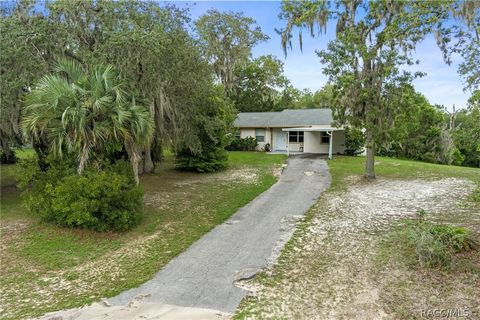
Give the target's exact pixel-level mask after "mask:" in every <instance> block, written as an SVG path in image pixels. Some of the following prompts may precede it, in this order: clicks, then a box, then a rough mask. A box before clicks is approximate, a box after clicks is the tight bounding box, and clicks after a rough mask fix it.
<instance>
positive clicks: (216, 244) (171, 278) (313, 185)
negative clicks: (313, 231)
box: [109, 155, 330, 312]
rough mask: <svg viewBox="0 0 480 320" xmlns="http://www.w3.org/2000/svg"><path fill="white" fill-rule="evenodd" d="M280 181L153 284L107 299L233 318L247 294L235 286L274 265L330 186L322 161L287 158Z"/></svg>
mask: <svg viewBox="0 0 480 320" xmlns="http://www.w3.org/2000/svg"><path fill="white" fill-rule="evenodd" d="M287 164H288V165H287V167H286V168H285V170H284V171H283V173H282V175H281V176H280V179H279V181H278V182H277V183H276V184H275V185H273V186H272V187H271V188H270V189H268V190H267V191H265V192H264V193H263V194H261V195H260V196H258V197H257V198H256V199H254V200H253V201H252V202H250V203H249V204H248V205H246V206H245V207H243V208H241V209H240V210H238V211H237V212H236V213H235V214H234V215H233V216H232V217H231V218H230V219H228V220H227V221H226V222H225V223H223V224H221V225H219V226H217V227H215V228H214V229H213V230H212V231H211V232H209V233H208V234H206V235H205V236H204V237H202V238H201V239H200V240H198V241H197V242H196V243H195V244H193V245H192V246H191V247H190V248H189V249H188V250H187V251H185V252H183V253H182V254H180V255H179V256H177V257H176V258H174V259H173V260H172V261H170V263H168V264H167V265H166V266H165V267H164V268H163V269H162V270H161V271H159V272H158V273H157V274H156V275H155V276H154V278H153V279H151V280H150V281H148V282H146V283H144V284H143V285H141V286H140V287H138V288H134V289H131V290H128V291H125V292H123V293H122V294H120V295H118V296H116V297H114V298H111V299H109V302H110V303H111V304H113V305H125V304H127V303H129V302H130V301H132V300H134V299H135V298H138V297H143V298H142V302H145V303H164V304H170V305H177V306H183V307H194V308H207V309H214V310H219V311H223V312H233V311H234V310H235V309H236V308H237V306H238V304H239V303H240V301H241V300H242V298H244V297H245V296H246V294H247V291H245V290H243V289H241V288H239V287H237V286H236V285H235V282H236V281H238V280H241V279H246V278H249V277H252V276H253V275H254V274H255V273H257V272H258V271H259V270H261V269H262V268H265V267H266V266H268V265H269V264H270V263H273V262H274V261H275V260H276V259H277V257H278V255H279V254H280V251H281V249H282V248H283V246H284V244H285V243H286V242H287V241H288V239H289V238H290V236H291V234H292V233H293V231H294V227H295V221H296V220H298V219H299V218H301V217H302V216H303V215H304V214H305V212H306V211H307V210H308V209H309V208H310V207H311V206H312V205H313V204H314V203H315V201H316V200H317V198H318V197H319V196H320V194H321V192H322V191H324V190H325V189H326V188H327V187H328V186H329V184H330V174H329V172H328V167H327V163H326V161H325V160H322V159H320V158H319V157H316V156H312V155H299V156H292V157H290V158H289V159H288V162H287Z"/></svg>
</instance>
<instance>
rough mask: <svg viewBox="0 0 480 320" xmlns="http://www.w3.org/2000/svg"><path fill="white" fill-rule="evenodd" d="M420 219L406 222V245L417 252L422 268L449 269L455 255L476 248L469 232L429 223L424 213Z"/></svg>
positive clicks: (460, 228)
mask: <svg viewBox="0 0 480 320" xmlns="http://www.w3.org/2000/svg"><path fill="white" fill-rule="evenodd" d="M419 215H420V218H419V219H415V220H407V221H405V230H404V231H406V232H405V233H404V234H407V235H408V238H407V239H406V240H407V241H406V242H407V243H406V245H407V246H408V247H410V248H412V249H414V250H415V253H416V256H417V259H418V262H419V263H420V265H422V266H427V267H440V268H449V267H450V264H451V261H452V255H453V254H454V253H458V252H462V251H469V250H472V249H474V248H475V247H476V242H475V241H474V239H473V237H472V235H471V233H470V231H469V230H467V229H465V228H462V227H455V226H451V225H441V224H434V223H432V222H428V221H426V220H425V219H424V215H425V212H424V211H422V212H421V213H420V214H419Z"/></svg>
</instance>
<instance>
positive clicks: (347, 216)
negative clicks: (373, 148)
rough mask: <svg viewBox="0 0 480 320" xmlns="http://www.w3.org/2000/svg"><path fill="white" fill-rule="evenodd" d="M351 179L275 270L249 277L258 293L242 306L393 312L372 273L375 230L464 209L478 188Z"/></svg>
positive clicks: (273, 315) (299, 312)
mask: <svg viewBox="0 0 480 320" xmlns="http://www.w3.org/2000/svg"><path fill="white" fill-rule="evenodd" d="M351 182H352V184H353V185H352V186H351V187H349V188H348V189H347V190H346V191H339V192H329V193H327V194H325V196H324V197H323V198H322V200H320V201H319V203H318V204H317V205H316V206H315V207H314V208H313V210H314V217H313V218H312V221H311V223H310V224H309V227H308V228H307V230H306V232H305V233H304V234H303V235H302V236H301V237H300V238H299V239H297V240H296V241H295V247H293V248H292V249H291V251H290V252H289V253H287V255H288V258H287V259H288V260H287V261H288V262H287V263H284V264H282V265H281V266H280V267H278V268H273V269H272V270H271V271H270V272H271V273H272V274H274V275H277V277H273V278H271V279H267V280H265V281H264V282H263V283H264V285H263V286H262V285H259V282H258V281H255V280H252V281H251V287H252V289H253V291H254V292H253V294H254V295H255V296H256V297H255V299H254V300H253V303H248V302H247V303H246V304H245V306H244V310H246V311H248V313H251V314H255V315H257V316H256V317H255V318H262V319H264V318H265V319H278V318H288V319H293V318H296V319H390V318H391V317H389V315H388V314H387V312H386V311H385V310H384V308H383V306H382V303H381V297H380V295H381V290H380V288H378V286H377V284H378V283H377V282H376V281H375V279H374V278H373V277H372V274H371V271H372V263H373V259H374V258H375V253H376V251H375V248H376V246H377V244H378V241H379V240H380V238H381V237H379V236H378V234H379V233H381V232H384V231H385V230H387V229H388V228H390V227H391V226H392V223H393V222H395V221H397V220H399V219H400V218H405V217H409V216H414V215H415V213H416V212H417V211H418V210H420V209H424V210H426V211H429V212H433V213H438V214H442V213H443V214H445V213H450V212H451V213H452V214H453V213H456V214H457V213H458V214H461V213H462V212H464V211H467V210H468V209H466V208H463V207H462V205H461V203H462V201H465V199H466V198H467V196H468V194H470V192H471V191H472V190H473V189H474V187H475V185H474V184H473V183H472V182H471V181H468V180H462V179H457V178H448V179H441V180H436V181H424V180H421V179H417V180H386V179H377V180H376V181H373V182H364V181H363V180H355V179H353V178H352V179H351ZM267 274H268V273H267ZM269 281H270V282H269ZM260 282H261V281H260ZM245 286H246V287H248V285H245Z"/></svg>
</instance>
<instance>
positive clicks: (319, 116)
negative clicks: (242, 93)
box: [234, 109, 333, 128]
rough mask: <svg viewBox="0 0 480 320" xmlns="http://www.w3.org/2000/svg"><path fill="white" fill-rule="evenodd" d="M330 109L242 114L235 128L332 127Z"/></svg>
mask: <svg viewBox="0 0 480 320" xmlns="http://www.w3.org/2000/svg"><path fill="white" fill-rule="evenodd" d="M332 121H333V118H332V111H331V110H330V109H286V110H283V111H281V112H240V113H239V114H238V116H237V119H236V120H235V123H234V125H235V127H239V128H241V127H282V126H285V127H296V126H315V125H331V123H332Z"/></svg>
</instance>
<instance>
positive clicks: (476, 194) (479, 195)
mask: <svg viewBox="0 0 480 320" xmlns="http://www.w3.org/2000/svg"><path fill="white" fill-rule="evenodd" d="M470 197H471V199H472V200H473V201H474V202H479V203H480V184H479V185H478V186H477V188H476V189H475V190H473V193H472V195H471V196H470Z"/></svg>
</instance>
